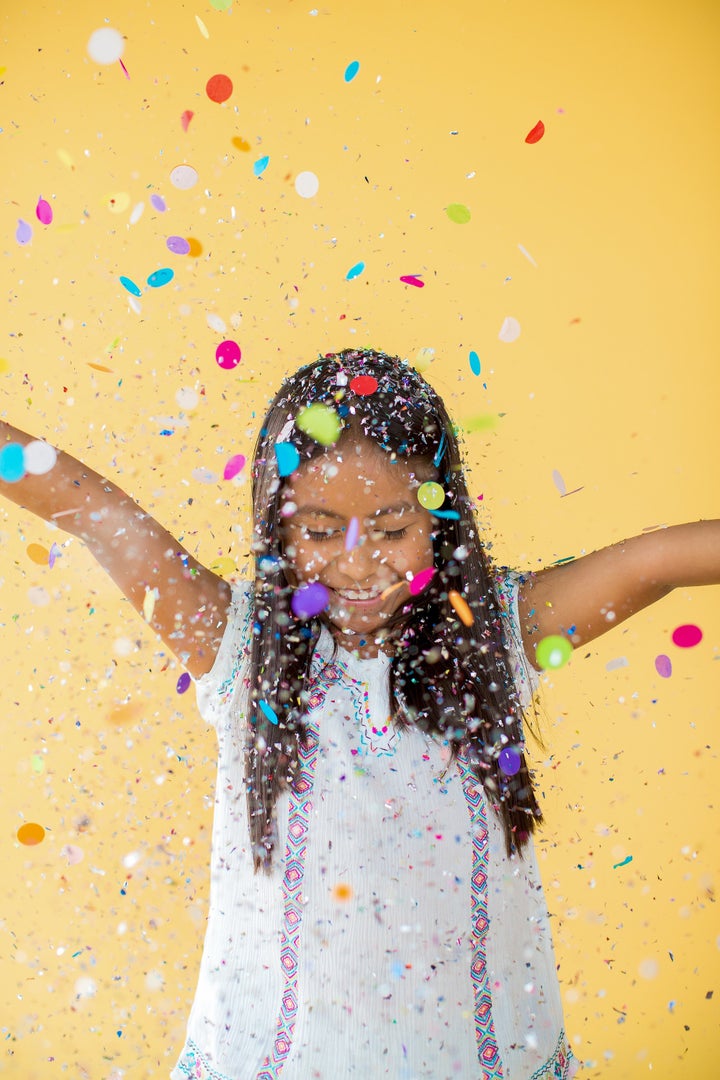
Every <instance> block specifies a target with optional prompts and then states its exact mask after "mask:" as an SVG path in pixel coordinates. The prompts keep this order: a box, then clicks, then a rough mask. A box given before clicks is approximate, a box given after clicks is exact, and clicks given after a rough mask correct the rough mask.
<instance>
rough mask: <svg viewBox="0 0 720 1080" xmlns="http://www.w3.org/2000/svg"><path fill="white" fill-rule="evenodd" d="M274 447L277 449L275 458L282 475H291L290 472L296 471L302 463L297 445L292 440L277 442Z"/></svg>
mask: <svg viewBox="0 0 720 1080" xmlns="http://www.w3.org/2000/svg"><path fill="white" fill-rule="evenodd" d="M273 449H274V450H275V458H276V460H277V467H278V472H279V473H280V475H281V476H289V475H290V473H293V472H295V470H296V469H297V467H298V465H299V464H300V455H299V453H298V451H297V447H295V446H293V444H292V443H291V442H279V443H275V446H274V447H273Z"/></svg>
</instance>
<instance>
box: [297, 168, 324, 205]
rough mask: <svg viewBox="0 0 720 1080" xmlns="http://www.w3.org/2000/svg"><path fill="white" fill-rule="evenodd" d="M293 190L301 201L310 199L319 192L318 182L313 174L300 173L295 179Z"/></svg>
mask: <svg viewBox="0 0 720 1080" xmlns="http://www.w3.org/2000/svg"><path fill="white" fill-rule="evenodd" d="M295 190H296V191H297V193H298V195H299V196H300V197H301V198H303V199H312V198H313V197H314V196H315V195H317V193H318V191H319V190H320V181H319V180H318V178H317V176H316V175H315V173H314V172H301V173H298V175H297V176H296V177H295Z"/></svg>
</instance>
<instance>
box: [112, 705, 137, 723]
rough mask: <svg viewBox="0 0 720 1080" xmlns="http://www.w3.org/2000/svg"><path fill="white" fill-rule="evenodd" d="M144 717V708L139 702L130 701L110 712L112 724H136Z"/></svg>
mask: <svg viewBox="0 0 720 1080" xmlns="http://www.w3.org/2000/svg"><path fill="white" fill-rule="evenodd" d="M142 715H143V707H142V705H141V704H140V702H138V701H128V702H126V703H125V704H124V705H116V706H115V707H114V708H113V709H111V710H110V712H109V714H108V720H109V721H110V723H111V724H118V725H122V724H134V723H135V722H136V721H138V720H140V719H141V717H142Z"/></svg>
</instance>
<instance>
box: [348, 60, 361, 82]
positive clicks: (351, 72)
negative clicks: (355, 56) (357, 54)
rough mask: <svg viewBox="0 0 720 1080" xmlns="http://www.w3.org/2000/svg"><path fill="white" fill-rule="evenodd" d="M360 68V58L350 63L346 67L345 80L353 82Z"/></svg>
mask: <svg viewBox="0 0 720 1080" xmlns="http://www.w3.org/2000/svg"><path fill="white" fill-rule="evenodd" d="M359 70H360V61H359V60H353V61H352V63H350V64H348V66H347V67H346V68H345V82H352V81H353V79H354V78H355V76H356V75H357V73H358V71H359Z"/></svg>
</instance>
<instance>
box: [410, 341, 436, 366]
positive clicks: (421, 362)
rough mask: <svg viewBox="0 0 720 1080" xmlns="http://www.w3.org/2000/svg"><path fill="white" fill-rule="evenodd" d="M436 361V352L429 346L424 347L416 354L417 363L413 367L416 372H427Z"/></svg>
mask: <svg viewBox="0 0 720 1080" xmlns="http://www.w3.org/2000/svg"><path fill="white" fill-rule="evenodd" d="M434 359H435V350H434V349H431V348H429V346H427V345H424V346H423V347H422V348H421V349H418V351H417V352H416V353H415V363H414V364H413V367H414V368H415V370H416V371H419V372H421V373H422V372H423V371H427V369H428V368H429V367H430V365H431V364H432V362H433V360H434Z"/></svg>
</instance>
